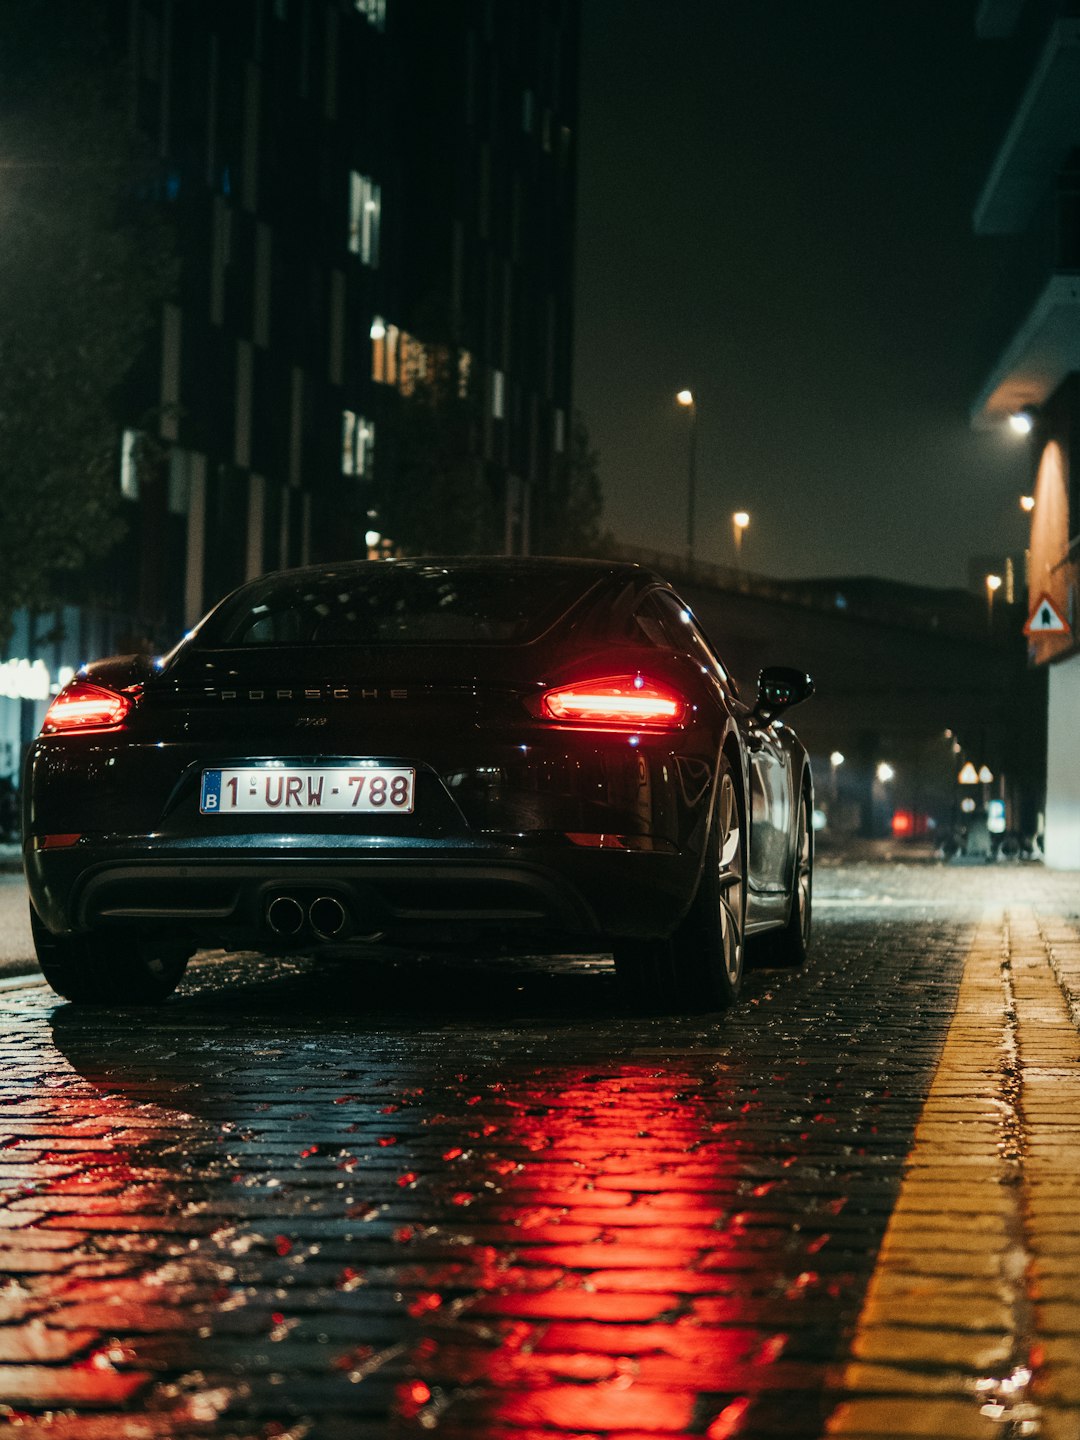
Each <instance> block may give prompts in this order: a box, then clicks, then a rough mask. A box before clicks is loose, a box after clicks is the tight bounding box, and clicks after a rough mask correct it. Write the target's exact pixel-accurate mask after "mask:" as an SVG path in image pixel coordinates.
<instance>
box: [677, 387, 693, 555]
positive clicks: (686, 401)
mask: <svg viewBox="0 0 1080 1440" xmlns="http://www.w3.org/2000/svg"><path fill="white" fill-rule="evenodd" d="M675 400H676V403H677V404H679V405H681V406H682V407H683V409H684V410H688V411H689V412H690V442H689V457H688V458H689V466H688V472H687V477H686V563H687V566H688V567H690V568H692V567H693V564H694V500H695V498H696V493H695V492H696V490H697V401H696V400H695V399H694V392H693V391H692V390H680V391H679V393H678V394H677V395H676V396H675Z"/></svg>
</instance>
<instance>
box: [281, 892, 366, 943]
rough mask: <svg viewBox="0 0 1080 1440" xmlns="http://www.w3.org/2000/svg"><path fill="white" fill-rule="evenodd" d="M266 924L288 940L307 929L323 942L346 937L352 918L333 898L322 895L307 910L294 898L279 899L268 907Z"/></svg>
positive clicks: (283, 896)
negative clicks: (350, 918) (305, 927)
mask: <svg viewBox="0 0 1080 1440" xmlns="http://www.w3.org/2000/svg"><path fill="white" fill-rule="evenodd" d="M266 923H267V924H268V925H269V926H270V929H271V930H272V931H273V932H274V934H275V935H280V936H282V937H283V938H284V939H291V938H292V936H294V935H299V934H300V931H301V930H303V928H304V926H305V925H307V926H309V927H310V928H311V930H312V931H313V932H314V933H315V934H316V935H317V936H318V937H319V939H320V940H337V939H340V938H343V937H344V935H345V933H346V930H347V928H348V923H349V915H348V911H347V910H346V909H345V906H344V905H343V904H342V903H341V901H340V900H335V898H334V897H333V896H332V895H320V896H319V897H318V898H317V899H315V900H312V901H311V903H310V904H309V905H308V907H307V909H306V910H305V909H304V906H303V905H302V904H301V903H300V901H299V900H297V899H296V897H295V896H293V895H275V896H274V898H273V900H271V901H270V904H269V905H268V906H267V907H266Z"/></svg>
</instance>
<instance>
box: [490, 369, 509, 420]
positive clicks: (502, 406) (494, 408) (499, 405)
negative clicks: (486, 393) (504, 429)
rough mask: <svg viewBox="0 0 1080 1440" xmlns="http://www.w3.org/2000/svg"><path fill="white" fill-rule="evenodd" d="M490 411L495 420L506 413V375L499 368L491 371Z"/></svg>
mask: <svg viewBox="0 0 1080 1440" xmlns="http://www.w3.org/2000/svg"><path fill="white" fill-rule="evenodd" d="M491 413H492V415H493V416H494V417H495V419H496V420H502V419H503V418H504V417H505V415H506V376H505V375H504V374H503V372H502V371H501V370H493V371H492V372H491Z"/></svg>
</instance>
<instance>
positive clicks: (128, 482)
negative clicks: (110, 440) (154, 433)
mask: <svg viewBox="0 0 1080 1440" xmlns="http://www.w3.org/2000/svg"><path fill="white" fill-rule="evenodd" d="M142 440H143V434H142V431H141V430H125V431H124V435H123V439H122V441H121V443H120V494H121V495H123V497H124V499H125V500H137V499H138V498H139V447H140V445H141V444H142Z"/></svg>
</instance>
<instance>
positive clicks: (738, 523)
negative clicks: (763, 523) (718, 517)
mask: <svg viewBox="0 0 1080 1440" xmlns="http://www.w3.org/2000/svg"><path fill="white" fill-rule="evenodd" d="M749 524H750V516H749V515H748V514H747V512H746V511H745V510H736V511H735V514H734V515H732V517H731V532H732V534H733V535H734V537H735V564H736V566H737V565H738V564H739V561H740V560H741V559H742V542H743V531H744V530H745V529H746V527H747V526H748V525H749Z"/></svg>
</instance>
